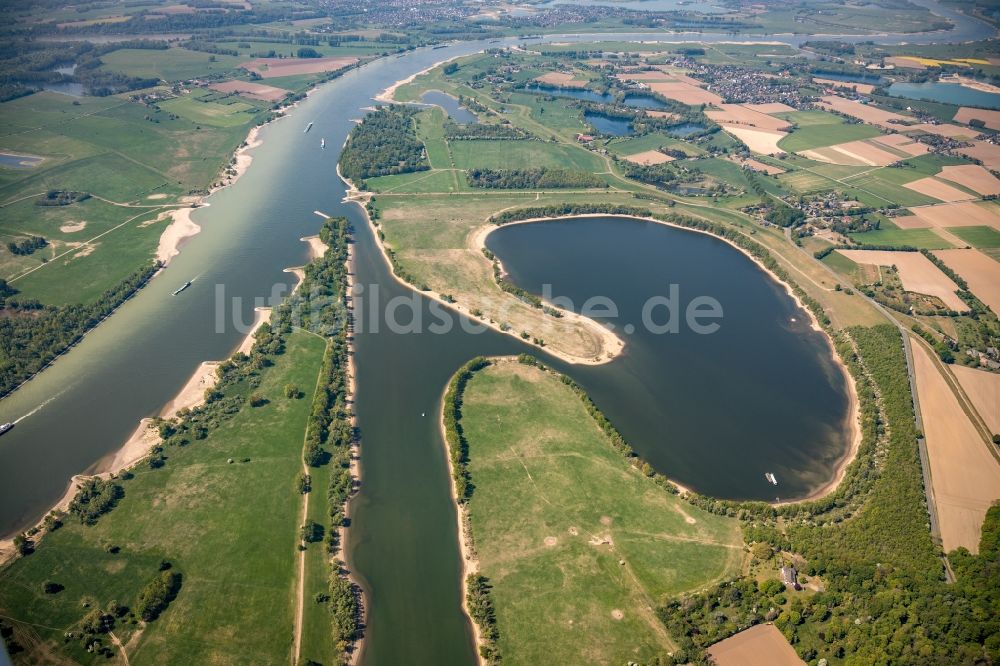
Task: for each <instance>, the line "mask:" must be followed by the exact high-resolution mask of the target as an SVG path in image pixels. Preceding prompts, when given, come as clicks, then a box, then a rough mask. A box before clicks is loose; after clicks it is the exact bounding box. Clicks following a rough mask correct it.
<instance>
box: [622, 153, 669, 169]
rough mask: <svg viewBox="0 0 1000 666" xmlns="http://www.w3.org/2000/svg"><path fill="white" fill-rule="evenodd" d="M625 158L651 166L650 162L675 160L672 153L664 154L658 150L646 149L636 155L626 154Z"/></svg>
mask: <svg viewBox="0 0 1000 666" xmlns="http://www.w3.org/2000/svg"><path fill="white" fill-rule="evenodd" d="M625 159H626V160H628V161H629V162H634V163H636V164H643V165H646V166H649V165H650V164H663V163H664V162H672V161H673V160H674V158H673V157H671V156H670V155H664V154H663V153H661V152H660V151H658V150H645V151H643V152H641V153H636V154H635V155H626V156H625Z"/></svg>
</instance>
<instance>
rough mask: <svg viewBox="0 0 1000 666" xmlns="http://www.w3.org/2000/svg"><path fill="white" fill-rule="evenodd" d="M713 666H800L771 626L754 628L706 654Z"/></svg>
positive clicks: (759, 625)
mask: <svg viewBox="0 0 1000 666" xmlns="http://www.w3.org/2000/svg"><path fill="white" fill-rule="evenodd" d="M706 652H708V654H709V655H710V656H711V657H712V661H713V662H714V663H715V664H716V666H803V665H804V664H805V662H804V661H802V660H801V659H799V655H798V654H796V652H795V649H794V648H793V647H792V646H791V645H789V643H788V640H787V639H786V638H785V637H784V635H782V633H781V632H780V631H778V628H777V627H775V626H774V625H773V624H758V625H756V626H754V627H750V628H749V629H745V630H744V631H741V632H740V633H738V634H736V635H735V636H732V637H730V638H727V639H726V640H724V641H719V642H718V643H716V644H715V645H713V646H712V647H710V648H708V650H706Z"/></svg>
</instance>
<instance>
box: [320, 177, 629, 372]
mask: <svg viewBox="0 0 1000 666" xmlns="http://www.w3.org/2000/svg"><path fill="white" fill-rule="evenodd" d="M337 175H338V176H340V178H341V179H342V180H343V181H344V182H346V183H347V184H348V185H349V187H350V190H349V191H348V193H347V196H345V197H344V201H347V202H352V203H356V204H358V206H360V208H361V212H362V213H363V214H364V216H365V219H366V220H368V225H369V226H370V227H371V230H372V234H373V235H374V237H375V242H376V244H377V245H378V247H379V249H380V250H381V251H382V259H383V260H384V261H385V262H386V265H387V266H388V267H389V270H390V272H391V273H392V277H393V279H395V280H396V282H398V283H399V284H401V285H403V286H405V287H408V288H410V289H413V290H414V291H418V290H417V288H416V287H415V286H413V285H412V284H410V283H408V282H406V281H404V280H402V279H401V278H400V277H399V276H398V275H396V272H395V270H393V268H392V262H390V261H389V257H388V255H387V254H386V247H385V243H384V242H383V241H382V239H381V238H379V236H378V230H377V228H376V227H375V225H374V224H373V223H372V220H371V217H370V216H369V215H368V210H367V209H366V208H365V207H364V201H365V200H366V198H367V197H368V193H367V192H362V191H361V190H359V189H357V187H356V186H355V185H354V183H353V182H351V180H350V179H348V178H346V177H345V176H344V175H343V174H341V173H340V167H339V165H338V167H337ZM543 219H546V220H550V221H551V218H543ZM536 221H537V220H536ZM484 230H485V231H487V232H489V231H491V230H492V229H490V228H489V227H486V228H485V229H484ZM473 238H476V235H474V236H473ZM473 242H478V240H475V241H473ZM418 293H419V294H420V295H421V296H423V297H424V298H428V299H431V300H433V301H436V302H437V303H439V304H440V305H441V306H442V307H444V308H447V309H448V310H451V311H452V312H457V313H459V314H462V315H464V316H466V317H468V318H469V319H472V320H474V321H476V322H478V323H479V324H480V325H481V326H486V327H488V328H491V329H493V330H494V331H496V332H498V333H503V334H504V335H509V336H511V337H513V338H516V339H518V340H521V337H520V335H518V334H517V333H515V332H514V331H513V330H511V331H502V330H500V324H499V323H491V322H490V321H489V320H486V319H480V318H478V317H475V316H473V315H472V314H470V313H469V311H468V309H467V308H465V307H464V306H462V305H459V304H457V303H449V302H448V301H446V300H444V299H443V298H441V296H440V295H439V294H435V293H434V292H432V291H418ZM556 309H558V310H559V311H560V312H562V314H563V319H564V320H565V321H572V322H577V323H579V324H581V325H583V326H584V327H585V328H587V329H588V330H590V331H591V332H593V333H595V334H596V335H597V336H598V337H599V338H600V340H601V343H602V348H603V351H602V352H601V353H600V354H598V355H597V356H595V357H580V356H572V355H570V354H566V353H564V352H561V351H558V350H556V349H552V348H551V347H545V348H544V351H545V353H547V354H549V355H550V356H555V357H557V358H559V359H561V360H563V361H565V362H567V363H571V364H573V365H602V364H604V363H608V362H609V361H611V360H613V359H615V358H617V357H618V356H620V355H621V354H622V352H623V351H624V349H625V341H624V340H622V339H621V338H619V337H618V336H617V335H615V334H614V333H613V332H612V331H610V330H608V329H607V328H605V327H604V326H601V325H600V324H599V323H598V322H596V321H594V320H593V319H590V318H589V317H584V316H582V315H580V314H577V313H576V312H571V311H569V310H565V309H562V308H556ZM522 342H524V343H525V344H529V345H534V346H536V347H537V346H538V345H535V343H534V342H532V341H531V340H522ZM539 349H543V348H542V347H539Z"/></svg>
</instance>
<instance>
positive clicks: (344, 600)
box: [287, 217, 361, 654]
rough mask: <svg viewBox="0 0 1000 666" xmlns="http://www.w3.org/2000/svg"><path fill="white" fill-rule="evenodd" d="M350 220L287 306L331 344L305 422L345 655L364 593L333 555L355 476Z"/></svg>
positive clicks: (340, 220) (338, 638)
mask: <svg viewBox="0 0 1000 666" xmlns="http://www.w3.org/2000/svg"><path fill="white" fill-rule="evenodd" d="M350 233H351V229H350V223H349V222H348V220H347V218H344V217H334V218H328V219H327V220H326V221H325V222H324V223H323V228H322V229H320V233H319V236H320V240H321V241H323V243H324V244H325V245H326V246H327V250H326V252H325V253H324V254H323V256H322V257H320V258H318V259H317V260H315V261H314V262H312V263H311V264H309V265H308V266H306V268H305V279H304V280H303V282H302V285H301V286H300V287H299V289H298V291H296V293H295V295H294V296H292V297H291V298H290V299H289V301H288V303H287V307H288V309H289V311H290V312H293V313H295V319H296V320H297V321H300V322H302V326H303V327H304V328H305V329H306V330H309V331H312V332H313V333H316V334H317V335H321V336H323V337H324V338H326V340H327V346H326V350H325V351H324V353H323V364H322V367H321V369H320V377H319V384H318V386H317V389H316V395H315V397H314V399H313V405H312V411H311V413H310V415H309V421H308V423H307V424H306V445H305V450H304V459H305V461H306V463H307V464H308V465H310V466H312V467H320V466H323V465H326V466H328V467H329V469H330V482H329V486H328V487H327V517H328V519H329V529H326V530H325V534H326V538H325V548H326V549H327V552H328V553H329V557H326V558H324V559H325V560H326V561H327V562H328V563H329V566H330V571H329V576H328V585H327V593H326V595H325V601H324V603H326V604H327V608H328V610H329V612H330V623H331V628H332V635H333V640H334V643H335V645H336V646H337V650H338V651H339V652H340V653H341V654H343V653H345V652H346V651H347V650H348V648H349V647H350V645H351V644H352V643H353V642H354V640H356V639H357V637H358V635H359V632H360V628H361V625H360V617H361V607H360V603H359V600H358V597H359V591H358V590H357V589H356V588H355V586H354V584H353V583H351V581H350V579H348V578H347V575H346V573H345V572H344V571H343V569H342V566H341V563H340V562H339V561H338V560H337V559H336V558H334V557H333V555H334V553H336V552H337V550H338V548H339V546H340V543H339V535H340V528H341V527H343V526H344V524H345V521H346V515H345V511H346V504H347V501H348V499H350V496H351V494H352V492H353V491H354V480H353V478H352V477H351V455H352V449H351V447H352V445H353V444H354V442H355V440H356V433H355V430H354V425H353V423H352V420H351V418H352V416H351V409H350V406H349V405H348V397H349V388H348V381H349V377H348V374H347V368H348V356H349V354H350V347H349V341H348V340H349V335H350V330H351V315H350V312H349V311H348V309H347V289H348V273H347V259H348V247H349V244H350V242H351V241H350Z"/></svg>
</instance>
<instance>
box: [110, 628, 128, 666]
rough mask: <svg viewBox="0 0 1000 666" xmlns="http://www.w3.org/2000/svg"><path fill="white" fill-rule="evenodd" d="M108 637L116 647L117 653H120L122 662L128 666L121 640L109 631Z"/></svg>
mask: <svg viewBox="0 0 1000 666" xmlns="http://www.w3.org/2000/svg"><path fill="white" fill-rule="evenodd" d="M108 637H109V638H111V642H112V643H114V644H115V645H116V646H118V651H119V652H121V653H122V660H123V661H124V662H125V666H129V661H128V653H127V652H125V646H124V645H122V642H121V640H119V638H118V637H117V636H115V632H113V631H109V632H108Z"/></svg>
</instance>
